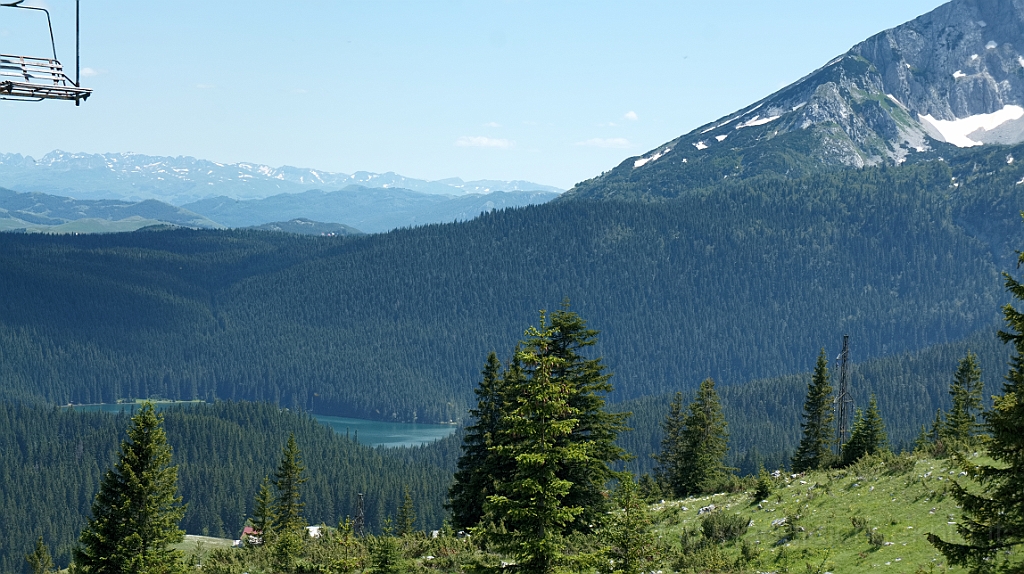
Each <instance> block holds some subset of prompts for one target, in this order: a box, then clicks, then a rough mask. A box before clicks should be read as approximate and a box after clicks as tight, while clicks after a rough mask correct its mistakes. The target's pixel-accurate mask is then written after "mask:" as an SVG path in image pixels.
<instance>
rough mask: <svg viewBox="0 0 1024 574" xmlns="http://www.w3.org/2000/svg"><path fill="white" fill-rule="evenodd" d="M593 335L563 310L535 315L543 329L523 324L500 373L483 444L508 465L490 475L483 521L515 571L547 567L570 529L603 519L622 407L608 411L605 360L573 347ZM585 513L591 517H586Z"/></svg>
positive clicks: (549, 568)
mask: <svg viewBox="0 0 1024 574" xmlns="http://www.w3.org/2000/svg"><path fill="white" fill-rule="evenodd" d="M595 336H596V332H594V331H590V330H588V329H586V328H585V323H584V322H583V321H582V320H581V319H579V317H578V316H576V315H575V313H572V312H570V311H568V309H563V310H560V311H558V312H556V313H554V314H552V316H551V320H550V321H549V320H548V316H547V314H546V313H544V312H541V317H540V326H539V327H531V328H530V329H528V330H527V331H526V339H525V341H523V342H522V343H521V345H520V346H519V347H518V349H517V351H516V355H515V360H514V362H515V363H517V364H518V365H520V366H521V370H520V371H519V373H518V374H517V375H516V376H514V377H506V378H505V379H504V381H505V383H504V384H505V388H504V392H503V397H504V403H503V408H502V409H501V413H500V418H499V421H498V424H497V430H496V436H495V437H494V441H493V444H492V445H491V446H490V447H489V448H488V451H489V452H490V453H493V454H495V455H497V456H498V457H501V458H500V460H505V461H508V462H509V464H510V467H509V471H508V472H507V473H505V474H503V475H499V476H495V477H494V478H495V483H494V494H491V495H489V496H488V497H487V501H486V503H485V504H484V511H485V515H484V521H485V522H486V523H487V524H493V525H498V528H493V529H490V530H489V536H490V538H491V540H492V541H493V543H494V544H495V545H496V546H497V548H499V549H501V550H503V551H505V552H507V553H509V554H511V555H512V556H513V557H514V558H515V561H516V563H515V566H514V568H513V569H514V570H516V571H521V572H551V571H553V570H554V569H555V568H556V566H557V565H559V564H560V563H561V562H562V561H563V557H562V549H563V548H564V545H565V536H566V535H567V534H568V533H570V532H573V531H581V530H589V529H591V528H592V526H591V525H593V527H600V526H601V525H602V523H603V522H604V519H605V516H606V512H605V511H606V509H607V502H606V500H605V499H604V496H603V490H604V489H605V488H606V482H607V479H608V478H610V477H612V476H614V473H613V472H612V471H611V470H610V469H609V468H608V465H609V464H610V463H612V462H615V461H617V460H621V458H622V457H623V452H622V450H621V449H619V448H618V447H616V446H615V445H614V440H615V438H616V436H617V433H618V431H619V429H620V428H621V427H622V421H623V420H624V418H625V417H626V416H628V414H616V415H614V416H604V413H603V407H604V397H603V393H605V392H607V391H608V390H610V389H611V386H610V384H609V383H608V378H607V375H604V374H603V369H604V367H603V366H602V365H601V364H600V360H599V359H598V360H586V359H583V358H581V357H580V356H579V354H578V353H579V350H580V349H581V348H582V347H586V346H590V345H592V344H593V341H594V337H595ZM581 428H585V429H586V432H583V431H582V430H581ZM595 493H596V496H597V498H595V497H594V494H595ZM584 504H589V505H590V506H589V507H584V506H583V505H584ZM582 517H592V518H593V522H588V523H586V524H583V523H582V521H581V518H582Z"/></svg>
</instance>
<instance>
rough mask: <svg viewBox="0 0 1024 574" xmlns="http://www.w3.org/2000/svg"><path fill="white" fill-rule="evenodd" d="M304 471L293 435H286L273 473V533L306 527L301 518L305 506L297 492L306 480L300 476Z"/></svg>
mask: <svg viewBox="0 0 1024 574" xmlns="http://www.w3.org/2000/svg"><path fill="white" fill-rule="evenodd" d="M305 470H306V467H305V466H303V464H302V454H301V453H300V452H299V447H298V445H297V444H295V433H292V434H290V435H288V442H287V444H285V447H284V452H283V454H282V455H281V464H280V465H279V466H278V467H277V472H276V473H274V487H275V488H276V489H277V497H276V498H275V500H274V508H273V514H274V531H275V532H279V533H280V532H284V531H288V530H298V529H301V528H303V527H305V526H306V521H305V519H304V518H302V509H303V508H304V507H305V506H306V505H305V504H304V503H303V502H302V494H301V493H300V492H299V487H300V486H302V484H303V483H304V482H306V478H305V477H304V476H302V473H303V471H305Z"/></svg>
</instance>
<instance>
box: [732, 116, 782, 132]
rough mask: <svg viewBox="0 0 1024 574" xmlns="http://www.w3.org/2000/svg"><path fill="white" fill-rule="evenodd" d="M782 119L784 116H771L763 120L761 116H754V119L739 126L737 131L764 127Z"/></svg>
mask: <svg viewBox="0 0 1024 574" xmlns="http://www.w3.org/2000/svg"><path fill="white" fill-rule="evenodd" d="M781 117H782V116H770V117H767V118H762V117H761V116H754V117H753V118H751V119H749V120H747V121H745V122H743V123H742V124H739V125H737V126H736V129H742V128H752V127H754V126H763V125H765V124H768V123H771V122H774V121H775V120H777V119H779V118H781Z"/></svg>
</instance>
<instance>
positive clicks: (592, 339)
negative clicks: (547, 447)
mask: <svg viewBox="0 0 1024 574" xmlns="http://www.w3.org/2000/svg"><path fill="white" fill-rule="evenodd" d="M551 329H552V330H553V333H552V337H551V339H550V341H549V342H548V343H547V345H548V346H547V349H546V352H547V353H549V354H550V355H551V356H554V357H558V358H560V359H562V360H561V361H560V362H558V363H556V364H555V367H554V371H553V372H552V376H553V377H554V378H555V379H556V380H561V381H565V382H566V383H567V384H568V385H569V386H568V387H567V388H568V390H569V393H568V401H567V402H568V404H569V406H570V407H572V408H573V409H575V411H576V418H577V420H578V422H577V424H576V426H575V427H574V428H573V430H572V433H571V435H570V436H569V437H568V438H567V441H568V442H569V443H573V444H587V445H589V446H588V448H589V449H590V452H589V454H588V456H586V457H583V458H580V459H574V460H567V461H565V463H564V465H563V470H562V472H561V477H562V478H565V479H566V480H568V481H569V482H571V483H572V487H570V489H569V495H568V496H567V497H566V500H565V503H566V504H568V505H570V506H579V507H582V508H583V512H581V513H580V514H579V515H578V516H577V517H576V520H575V521H574V522H573V524H571V525H570V529H571V530H573V531H576V532H593V531H594V529H595V528H596V527H597V526H599V525H600V524H601V523H602V522H604V520H605V517H606V516H607V509H608V501H607V496H606V493H607V488H608V482H609V481H610V480H612V479H613V478H616V477H617V475H616V473H615V472H613V471H612V469H611V467H610V466H609V465H610V464H612V463H615V462H618V461H621V460H624V459H626V458H627V457H628V456H629V455H628V454H627V453H626V451H625V450H623V449H622V448H621V447H619V446H618V445H617V444H616V439H617V438H618V436H619V433H620V432H623V431H627V430H629V429H628V428H627V427H626V420H627V419H628V418H629V417H630V416H631V414H632V413H628V412H626V413H612V412H608V411H606V410H605V397H606V396H607V395H608V394H609V393H611V392H612V384H611V382H610V379H611V374H609V373H606V372H605V366H604V365H603V364H602V362H601V359H600V358H594V359H590V358H587V357H586V356H585V352H586V350H587V348H588V347H593V346H594V345H595V344H596V343H597V335H598V332H597V331H596V330H594V329H588V328H587V322H586V321H585V320H583V318H582V317H580V316H579V315H577V314H576V313H573V312H571V311H569V303H568V301H565V302H564V303H563V308H562V309H559V310H558V311H555V312H554V313H552V314H551Z"/></svg>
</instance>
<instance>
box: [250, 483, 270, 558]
mask: <svg viewBox="0 0 1024 574" xmlns="http://www.w3.org/2000/svg"><path fill="white" fill-rule="evenodd" d="M252 529H253V530H255V531H256V533H257V534H254V535H253V536H252V537H250V539H249V540H246V541H245V542H246V543H255V544H263V543H265V542H266V541H267V540H268V539H269V538H271V537H273V531H274V493H273V492H272V491H271V484H270V478H269V477H266V476H264V477H263V482H261V483H260V489H259V491H258V492H257V493H256V498H255V500H254V501H253V511H252ZM257 541H258V542H257Z"/></svg>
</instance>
